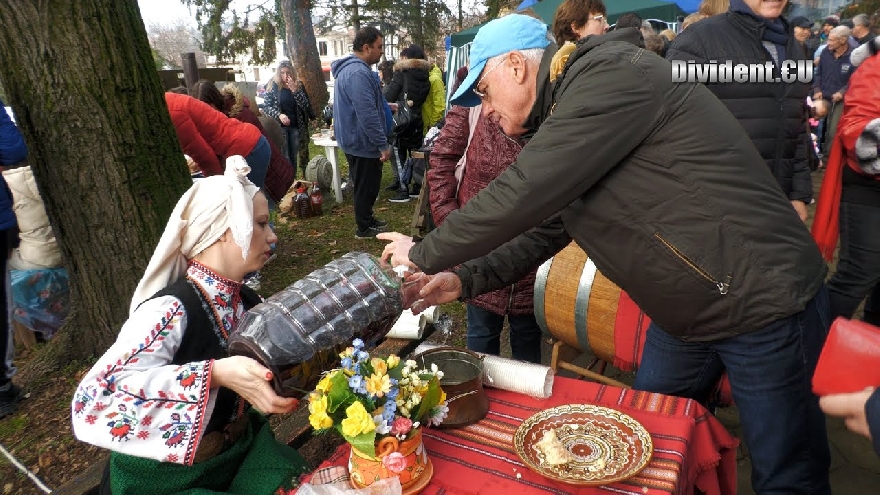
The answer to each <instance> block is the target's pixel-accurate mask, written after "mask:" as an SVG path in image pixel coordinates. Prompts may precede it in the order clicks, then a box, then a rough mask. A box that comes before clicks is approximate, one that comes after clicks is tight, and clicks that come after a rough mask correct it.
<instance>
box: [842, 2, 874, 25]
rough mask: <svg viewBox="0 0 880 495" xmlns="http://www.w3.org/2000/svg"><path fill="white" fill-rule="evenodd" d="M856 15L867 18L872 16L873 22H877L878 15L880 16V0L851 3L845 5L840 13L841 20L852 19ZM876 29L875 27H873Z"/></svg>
mask: <svg viewBox="0 0 880 495" xmlns="http://www.w3.org/2000/svg"><path fill="white" fill-rule="evenodd" d="M858 14H868V16H869V17H870V16H872V15H873V16H874V19H875V22H876V21H877V17H878V14H880V0H861V1H859V2H853V3H850V4H847V5H846V7H844V8H843V9H842V10H841V11H840V17H841V18H844V19H845V18H852V17H853V16H855V15H858ZM874 27H875V28H876V27H877V26H876V25H875V26H874Z"/></svg>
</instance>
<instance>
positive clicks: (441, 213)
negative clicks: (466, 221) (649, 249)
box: [427, 106, 541, 363]
mask: <svg viewBox="0 0 880 495" xmlns="http://www.w3.org/2000/svg"><path fill="white" fill-rule="evenodd" d="M480 110H481V108H480V107H479V106H478V107H474V108H465V107H460V106H454V107H452V108H451V109H450V110H449V112H448V113H447V114H446V123H445V124H444V125H443V128H442V129H441V130H440V134H439V135H438V136H437V138H436V139H435V140H434V147H433V150H432V151H431V158H430V160H431V168H430V169H429V170H428V173H427V178H428V190H429V191H430V199H431V215H432V216H433V219H434V223H435V224H436V225H440V224H442V223H443V220H444V219H446V217H447V215H449V214H450V213H451V212H452V211H453V210H456V209H458V208H461V207H462V206H464V204H465V203H467V202H468V201H469V200H470V199H471V198H473V197H474V196H476V195H477V193H479V192H480V191H481V190H482V189H483V188H485V187H486V186H488V185H489V183H490V182H492V181H493V180H494V179H495V178H496V177H498V176H499V175H501V172H503V171H504V170H506V169H507V167H508V166H510V164H511V163H513V162H514V161H515V160H516V156H517V155H518V154H519V152H520V151H521V150H522V147H523V144H522V142H520V141H518V140H515V139H512V138H510V137H507V136H506V135H504V133H503V131H502V130H501V128H500V127H499V126H498V125H497V124H495V123H493V122H492V121H491V120H490V119H488V118H485V117H481V116H480ZM471 126H473V129H471ZM462 166H463V167H464V169H463V170H462V169H461V167H462ZM457 177H460V178H461V183H460V184H459V181H458V178H457ZM535 273H536V270H532V272H531V273H529V274H528V275H526V276H525V278H523V279H521V280H519V281H518V282H516V283H514V284H513V285H511V286H510V287H506V288H504V289H500V290H496V291H494V292H489V293H486V294H482V295H480V296H477V297H475V298H473V299H470V300H468V301H466V302H467V323H468V328H467V346H468V349H470V350H472V351H477V352H482V353H485V354H495V355H497V354H498V353H499V351H500V347H501V329H502V327H503V326H504V318H505V316H506V317H507V321H508V323H509V324H510V347H511V350H512V353H513V358H514V359H519V360H522V361H529V362H532V363H540V362H541V328H540V327H539V326H538V322H537V321H536V320H535V308H534V287H535Z"/></svg>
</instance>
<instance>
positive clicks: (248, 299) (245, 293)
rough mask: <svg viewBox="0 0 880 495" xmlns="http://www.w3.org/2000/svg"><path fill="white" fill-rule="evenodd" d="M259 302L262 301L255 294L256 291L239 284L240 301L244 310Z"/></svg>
mask: <svg viewBox="0 0 880 495" xmlns="http://www.w3.org/2000/svg"><path fill="white" fill-rule="evenodd" d="M261 302H263V298H262V297H261V296H260V295H259V294H257V291H255V290H254V289H251V288H250V287H248V286H247V285H244V284H241V303H242V304H243V305H244V310H245V311H247V310H249V309H251V308H253V307H254V306H256V305H257V304H260V303H261Z"/></svg>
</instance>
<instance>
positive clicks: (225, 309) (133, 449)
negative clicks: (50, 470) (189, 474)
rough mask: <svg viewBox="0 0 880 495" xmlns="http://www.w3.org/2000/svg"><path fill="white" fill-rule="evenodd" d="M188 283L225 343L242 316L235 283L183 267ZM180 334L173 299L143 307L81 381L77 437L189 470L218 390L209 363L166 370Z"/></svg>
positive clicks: (182, 324) (74, 407)
mask: <svg viewBox="0 0 880 495" xmlns="http://www.w3.org/2000/svg"><path fill="white" fill-rule="evenodd" d="M186 276H187V278H189V279H190V280H191V281H194V282H195V285H196V287H197V288H198V289H199V290H200V291H201V292H202V296H204V299H205V300H206V301H209V302H210V305H211V307H212V309H213V313H214V315H213V316H214V319H215V323H216V325H215V329H218V330H219V332H220V333H221V334H222V335H221V337H222V338H223V340H224V341H225V340H226V339H227V338H228V334H229V332H230V331H231V330H232V328H233V327H234V325H235V323H236V322H237V321H238V319H239V318H240V317H241V314H242V313H243V312H244V306H243V304H242V302H241V296H240V287H241V284H240V283H238V282H234V281H231V280H229V279H226V278H223V277H221V276H219V275H217V274H216V273H214V272H212V271H211V270H210V269H208V268H207V267H205V266H204V265H201V264H199V263H197V262H190V265H189V268H188V269H187V273H186ZM185 329H186V313H185V311H184V308H183V305H182V303H181V302H180V300H179V299H177V298H176V297H173V296H162V297H157V298H154V299H150V300H148V301H146V302H144V303H143V304H142V305H141V306H140V307H139V308H138V309H137V310H136V311H135V312H134V313H133V314H132V315H131V316H130V317H129V319H128V321H126V322H125V324H124V325H123V326H122V329H121V330H120V332H119V336H118V337H117V338H116V342H115V343H114V344H113V345H112V346H111V347H110V349H108V350H107V352H105V353H104V355H103V356H101V358H100V359H99V360H98V362H97V363H95V365H94V366H93V367H92V369H91V370H89V372H88V373H87V374H86V375H85V377H83V379H82V381H81V382H80V385H79V387H78V388H77V390H76V393H75V394H74V397H73V403H72V404H71V416H72V420H73V431H74V434H75V435H76V437H77V438H78V439H79V440H81V441H83V442H87V443H90V444H93V445H97V446H99V447H104V448H107V449H110V450H113V451H116V452H121V453H124V454H129V455H133V456H137V457H146V458H150V459H156V460H158V461H163V462H173V463H178V464H186V465H191V464H192V463H193V457H194V455H195V452H196V449H197V448H198V444H199V442H200V441H201V437H202V434H203V432H204V429H205V427H206V426H207V425H208V422H209V421H210V420H211V413H212V411H213V409H214V403H215V401H216V400H217V392H218V389H217V388H216V387H213V388H212V387H211V370H212V367H213V365H214V361H213V360H207V361H200V362H192V363H188V364H184V365H181V366H177V365H173V364H171V362H172V359H173V357H174V353H175V352H176V351H177V349H178V348H179V347H180V344H181V342H182V340H183V335H184V330H185Z"/></svg>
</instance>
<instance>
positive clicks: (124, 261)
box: [0, 0, 192, 381]
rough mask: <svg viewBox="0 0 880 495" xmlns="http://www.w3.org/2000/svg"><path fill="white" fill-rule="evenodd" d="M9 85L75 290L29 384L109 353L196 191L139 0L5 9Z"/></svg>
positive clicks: (0, 46) (11, 2) (0, 32)
mask: <svg viewBox="0 0 880 495" xmlns="http://www.w3.org/2000/svg"><path fill="white" fill-rule="evenodd" d="M0 80H2V84H3V87H4V88H5V90H6V95H7V98H8V100H7V101H6V103H7V104H8V105H11V106H12V107H13V110H14V111H15V115H16V118H17V121H18V125H19V127H20V128H21V131H22V134H23V135H24V137H25V140H26V142H27V144H28V148H29V151H30V156H29V162H30V164H31V167H32V169H33V172H34V176H35V177H36V181H37V186H38V188H39V190H40V194H41V195H42V197H43V201H44V202H45V205H46V212H47V213H48V216H49V221H50V223H51V225H52V229H53V230H54V233H55V236H56V238H57V240H58V244H59V246H60V248H61V252H62V254H63V256H64V260H65V265H66V267H67V271H68V275H69V278H70V287H71V290H70V297H71V308H72V310H71V313H70V315H69V316H68V318H67V320H66V322H65V324H64V326H63V327H62V329H61V331H60V332H59V333H58V334H56V337H55V338H53V339H52V340H51V341H50V343H49V345H48V346H47V347H46V348H45V349H44V351H43V353H42V354H41V355H40V356H38V357H37V359H35V360H34V363H33V365H29V366H28V367H27V368H26V369H25V370H22V379H23V380H24V381H29V379H30V378H35V377H36V376H37V375H39V374H41V373H44V372H49V371H52V370H57V369H59V368H60V367H63V366H64V365H66V364H67V363H68V362H70V361H73V360H79V361H85V360H87V359H89V358H94V357H97V356H100V355H101V354H103V353H104V351H105V350H106V349H107V348H108V346H109V345H110V344H111V343H112V342H113V340H114V339H115V337H116V334H117V333H118V331H119V328H120V326H121V325H122V323H123V322H124V321H125V320H126V318H127V317H128V307H129V301H130V297H131V294H133V292H134V289H135V287H136V285H137V283H138V281H139V280H140V278H141V276H142V274H143V272H144V269H145V267H146V265H147V262H148V261H149V258H150V256H151V255H152V252H153V249H154V248H155V246H156V243H157V241H158V239H159V236H160V235H161V232H162V230H163V229H164V227H165V223H166V221H167V219H168V216H169V215H170V213H171V210H172V209H173V208H174V205H175V203H176V202H177V199H178V198H179V197H180V195H181V194H182V193H183V192H184V191H185V190H186V188H187V187H188V186H189V185H191V184H192V183H191V181H190V179H189V175H188V174H187V171H186V165H185V163H184V161H183V156H182V152H181V150H180V145H179V143H178V141H177V136H176V134H175V132H174V128H173V127H172V125H171V119H170V117H169V115H168V110H167V107H166V105H165V101H164V99H163V96H162V95H163V93H162V86H161V84H160V81H159V77H158V74H157V72H156V68H155V66H154V64H153V59H152V56H151V52H150V46H149V43H148V41H147V34H146V31H145V30H144V24H143V20H142V19H141V16H140V11H139V10H138V4H137V1H136V0H116V1H114V2H105V1H100V0H78V1H76V2H70V1H67V0H39V1H38V0H4V1H2V2H0Z"/></svg>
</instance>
